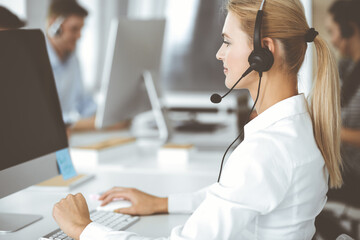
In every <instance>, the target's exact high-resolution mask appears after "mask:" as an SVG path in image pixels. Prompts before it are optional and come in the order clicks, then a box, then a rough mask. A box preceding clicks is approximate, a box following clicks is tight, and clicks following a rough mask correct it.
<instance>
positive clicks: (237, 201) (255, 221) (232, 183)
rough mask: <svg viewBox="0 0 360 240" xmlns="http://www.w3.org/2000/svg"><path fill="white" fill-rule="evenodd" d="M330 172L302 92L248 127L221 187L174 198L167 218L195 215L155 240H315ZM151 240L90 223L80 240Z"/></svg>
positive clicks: (231, 156)
mask: <svg viewBox="0 0 360 240" xmlns="http://www.w3.org/2000/svg"><path fill="white" fill-rule="evenodd" d="M327 183H328V173H327V170H326V168H325V163H324V159H323V157H322V155H321V153H320V151H319V149H318V147H317V145H316V143H315V139H314V135H313V129H312V122H311V119H310V116H309V113H308V110H307V102H306V99H305V97H304V95H302V94H301V95H297V96H294V97H291V98H288V99H285V100H283V101H281V102H279V103H277V104H275V105H273V106H272V107H270V108H268V109H267V110H266V111H264V112H263V113H261V114H260V115H259V116H257V117H256V118H255V119H253V120H252V121H251V122H249V123H248V124H247V125H246V126H245V138H244V141H243V142H242V143H241V144H240V145H239V146H238V147H237V148H236V149H235V150H234V152H233V153H232V154H231V155H230V157H229V159H228V160H227V162H226V163H225V166H224V169H223V173H222V176H221V179H220V183H215V184H213V185H211V186H210V187H208V188H206V189H202V190H201V191H199V192H196V193H188V194H173V195H170V196H169V212H170V213H186V212H187V213H191V212H192V215H191V216H190V218H189V219H188V220H187V222H186V223H185V225H184V226H178V227H175V228H174V229H173V230H172V232H171V236H170V237H165V238H158V239H172V240H175V239H204V240H209V239H276V240H282V239H284V240H285V239H286V240H288V239H292V240H296V239H299V240H300V239H304V240H305V239H309V240H310V239H311V238H312V236H313V235H314V233H315V227H314V220H315V217H316V216H317V215H318V214H319V213H320V211H321V210H322V208H323V206H324V205H325V203H326V193H327V190H328V184H327ZM95 239H96V240H100V239H103V240H115V239H116V240H120V239H129V240H130V239H131V240H138V239H143V240H144V239H151V238H145V237H140V236H138V235H137V234H135V233H130V232H126V231H113V230H111V229H109V228H106V227H104V226H101V225H99V224H97V223H90V224H89V225H88V226H87V227H86V228H85V229H84V231H83V232H82V234H81V236H80V240H95Z"/></svg>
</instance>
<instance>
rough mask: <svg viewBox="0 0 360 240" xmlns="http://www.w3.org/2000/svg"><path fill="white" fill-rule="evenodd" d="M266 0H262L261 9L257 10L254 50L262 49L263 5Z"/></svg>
mask: <svg viewBox="0 0 360 240" xmlns="http://www.w3.org/2000/svg"><path fill="white" fill-rule="evenodd" d="M264 4H265V0H263V1H262V3H261V6H260V9H259V10H258V12H257V15H256V20H255V28H254V51H256V50H259V49H261V48H262V47H261V23H262V17H263V14H264V12H263V7H264Z"/></svg>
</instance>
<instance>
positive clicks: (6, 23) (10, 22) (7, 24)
mask: <svg viewBox="0 0 360 240" xmlns="http://www.w3.org/2000/svg"><path fill="white" fill-rule="evenodd" d="M24 26H25V22H24V21H22V20H21V19H20V18H18V17H17V16H16V15H15V14H13V13H12V12H10V11H9V10H8V9H7V8H4V7H3V6H0V28H6V29H15V28H21V27H24Z"/></svg>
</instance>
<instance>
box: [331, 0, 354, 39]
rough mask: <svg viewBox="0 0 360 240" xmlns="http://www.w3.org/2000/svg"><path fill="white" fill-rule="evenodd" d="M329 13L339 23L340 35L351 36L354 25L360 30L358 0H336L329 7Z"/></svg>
mask: <svg viewBox="0 0 360 240" xmlns="http://www.w3.org/2000/svg"><path fill="white" fill-rule="evenodd" d="M329 13H330V14H331V15H332V16H333V18H334V21H335V22H336V23H338V24H339V26H340V31H341V35H342V37H344V38H349V37H351V36H352V35H353V34H354V30H355V29H354V27H357V28H358V29H359V30H360V1H359V0H337V1H335V2H334V3H333V4H332V5H331V7H330V8H329Z"/></svg>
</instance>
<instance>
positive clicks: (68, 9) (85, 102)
mask: <svg viewBox="0 0 360 240" xmlns="http://www.w3.org/2000/svg"><path fill="white" fill-rule="evenodd" d="M87 15H88V12H87V10H86V9H84V8H83V7H82V6H80V5H79V4H78V3H77V2H76V1H75V0H53V1H51V4H50V7H49V10H48V16H47V33H46V40H47V48H48V53H49V58H50V63H51V66H52V69H53V72H54V77H55V83H56V88H57V91H58V95H59V100H60V105H61V109H62V114H63V119H64V122H65V124H67V125H68V126H70V125H73V127H74V126H75V128H76V126H78V127H80V128H85V129H86V128H90V129H92V128H94V117H93V116H94V113H95V111H96V104H95V102H94V100H93V98H92V96H91V95H90V94H89V93H87V92H86V90H85V88H84V83H83V79H82V74H81V70H80V64H79V60H78V57H77V56H76V53H75V50H76V44H77V42H78V40H79V39H80V37H81V30H82V28H83V26H84V20H85V17H86V16H87ZM81 118H90V119H87V120H85V121H80V122H77V121H78V120H79V119H81ZM84 125H85V126H84Z"/></svg>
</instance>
